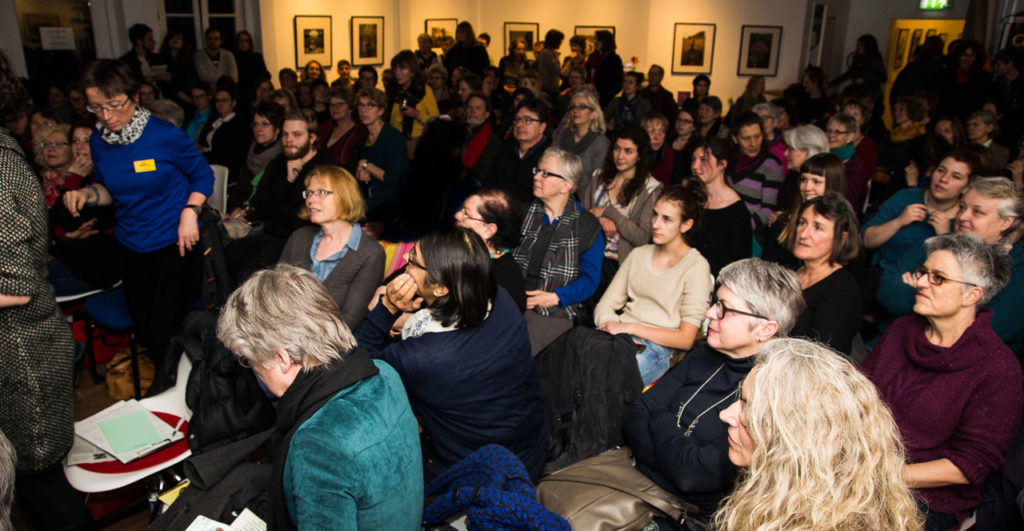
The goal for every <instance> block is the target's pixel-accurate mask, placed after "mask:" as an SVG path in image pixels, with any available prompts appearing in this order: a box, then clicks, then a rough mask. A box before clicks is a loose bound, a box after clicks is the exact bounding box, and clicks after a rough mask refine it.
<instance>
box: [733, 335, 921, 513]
mask: <svg viewBox="0 0 1024 531" xmlns="http://www.w3.org/2000/svg"><path fill="white" fill-rule="evenodd" d="M739 393H740V395H739V396H738V397H737V399H736V401H735V402H733V404H732V405H731V406H729V407H728V408H727V409H726V410H725V411H723V412H722V413H721V415H720V416H721V419H722V422H724V423H725V424H726V425H727V426H728V432H729V446H730V448H729V460H730V461H732V463H733V464H735V465H737V466H740V467H743V468H742V472H741V476H740V481H739V484H738V485H737V487H736V490H735V491H733V493H732V494H731V495H729V497H727V498H726V499H725V502H724V504H723V505H722V508H721V509H719V511H718V512H717V513H716V514H715V524H716V528H717V529H719V530H722V531H733V530H739V529H743V530H748V529H785V530H795V529H807V530H811V529H835V530H840V529H849V530H860V529H887V530H912V529H921V526H922V523H923V519H922V518H921V515H920V513H919V512H918V509H917V505H916V503H915V501H914V497H913V496H912V495H911V492H910V489H909V488H908V487H907V484H906V482H905V481H904V479H903V466H904V465H903V464H904V458H905V456H904V452H903V444H902V443H901V442H900V435H899V431H898V430H897V429H896V423H895V422H894V421H893V418H892V414H891V413H890V412H889V409H888V408H887V407H886V406H885V404H884V403H883V402H882V401H881V399H879V397H878V392H877V391H876V390H875V387H874V385H873V384H872V383H871V382H870V381H869V380H868V379H867V378H866V377H864V376H863V375H862V374H860V373H859V372H858V371H857V369H856V368H854V366H853V365H851V364H850V363H849V362H847V361H846V360H844V359H842V358H841V357H840V356H839V355H837V354H836V353H834V352H832V351H829V350H828V349H826V348H825V347H823V346H821V345H818V344H816V343H812V342H810V341H805V340H801V339H775V340H772V341H769V342H768V343H766V344H765V345H764V346H763V347H762V348H761V351H760V353H759V354H758V356H757V362H756V364H755V366H754V369H753V370H752V371H751V372H750V375H748V376H747V378H746V379H745V380H744V381H743V382H742V383H741V384H740V388H739Z"/></svg>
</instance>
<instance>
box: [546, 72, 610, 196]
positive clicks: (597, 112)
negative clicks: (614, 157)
mask: <svg viewBox="0 0 1024 531" xmlns="http://www.w3.org/2000/svg"><path fill="white" fill-rule="evenodd" d="M564 124H565V127H563V128H562V129H561V131H560V132H559V133H558V135H557V136H556V137H555V141H554V146H555V147H557V148H559V149H563V150H565V151H568V152H570V153H575V154H577V155H579V157H580V160H581V161H583V182H582V183H581V188H583V189H586V186H587V184H588V183H589V182H590V178H591V176H593V174H594V171H595V170H597V169H598V168H600V167H601V163H602V162H603V161H604V158H605V155H607V153H608V147H609V146H611V141H609V140H608V137H607V136H605V134H604V133H605V131H607V129H608V127H607V125H605V122H604V111H602V110H601V105H600V104H599V103H598V101H597V94H595V93H594V92H592V91H589V90H577V91H576V93H575V94H573V95H572V99H571V100H570V102H569V110H568V112H566V118H565V122H564Z"/></svg>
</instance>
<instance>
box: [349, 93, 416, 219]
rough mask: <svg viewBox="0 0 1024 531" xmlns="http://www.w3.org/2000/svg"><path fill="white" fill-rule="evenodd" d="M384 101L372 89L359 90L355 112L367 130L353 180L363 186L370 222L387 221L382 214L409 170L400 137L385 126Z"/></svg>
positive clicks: (384, 214)
mask: <svg viewBox="0 0 1024 531" xmlns="http://www.w3.org/2000/svg"><path fill="white" fill-rule="evenodd" d="M387 103H388V102H387V97H386V96H384V93H383V92H381V91H379V90H377V89H374V88H364V89H359V92H357V93H356V111H357V112H358V113H359V121H360V122H362V124H363V125H364V126H365V127H366V130H365V131H364V132H363V135H362V137H361V140H360V149H362V158H361V159H360V160H359V162H358V163H356V173H355V177H356V180H357V181H359V182H360V183H363V186H362V189H363V195H364V197H366V212H367V216H368V217H369V218H370V219H371V220H378V219H381V218H382V217H386V213H385V210H386V209H387V207H389V206H390V205H391V202H392V200H393V199H394V198H395V197H397V194H398V184H399V183H400V182H401V180H402V176H403V175H405V172H406V170H408V168H409V153H408V151H407V150H406V145H405V138H403V137H402V133H401V132H400V131H399V130H398V129H395V128H394V127H392V126H391V125H390V124H387V123H385V122H384V112H385V107H386V106H387Z"/></svg>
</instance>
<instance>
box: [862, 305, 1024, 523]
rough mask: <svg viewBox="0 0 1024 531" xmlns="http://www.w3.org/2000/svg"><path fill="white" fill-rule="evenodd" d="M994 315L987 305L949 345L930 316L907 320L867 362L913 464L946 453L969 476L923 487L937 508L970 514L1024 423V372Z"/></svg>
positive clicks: (926, 498) (865, 367) (931, 505)
mask: <svg viewBox="0 0 1024 531" xmlns="http://www.w3.org/2000/svg"><path fill="white" fill-rule="evenodd" d="M991 317H992V311H991V310H989V309H987V308H984V309H981V310H980V311H979V312H978V316H977V318H976V319H975V320H974V323H973V324H971V326H970V327H968V328H967V330H966V331H964V333H963V335H962V336H961V337H960V339H959V340H957V342H956V343H955V344H953V346H951V347H949V348H942V347H939V346H936V345H933V344H931V343H930V342H929V341H928V339H927V338H926V337H925V333H924V332H925V328H926V327H927V325H928V322H927V321H926V320H925V319H924V318H923V317H921V316H919V315H909V316H906V317H901V318H899V319H897V320H896V321H894V322H893V324H892V326H890V327H889V329H888V330H886V332H885V335H884V336H882V339H881V340H880V341H879V342H878V344H877V345H875V348H874V350H872V351H871V354H870V355H869V356H868V358H867V359H866V360H864V363H862V364H861V366H860V369H861V371H863V372H864V374H866V375H867V377H868V378H870V379H871V381H872V382H874V384H875V386H876V387H877V388H878V391H879V394H881V396H882V399H883V400H885V402H886V403H887V404H888V405H889V407H890V408H891V409H892V414H893V419H894V420H895V421H896V425H897V426H898V427H899V430H900V435H901V436H902V438H903V443H904V445H906V448H907V457H908V459H909V461H910V462H911V463H921V462H926V461H933V460H936V459H941V458H946V459H949V460H950V461H952V462H953V464H954V465H956V466H957V468H959V469H960V471H961V472H963V474H964V476H965V477H967V480H968V481H970V484H969V485H956V486H950V487H939V488H934V489H919V490H917V491H916V494H917V495H918V497H919V498H921V499H922V500H923V501H924V502H925V503H926V504H927V505H928V507H929V508H930V509H931V510H933V511H938V512H943V513H959V515H958V516H963V515H964V514H965V513H966V512H967V511H969V510H971V509H973V508H974V507H976V506H977V505H978V503H979V502H980V500H981V486H982V483H984V481H985V478H986V477H988V475H989V474H991V473H992V472H995V471H996V470H999V469H1000V468H1001V467H1002V466H1003V462H1004V456H1005V454H1006V449H1007V447H1008V446H1009V444H1010V439H1011V438H1012V437H1013V434H1014V433H1015V432H1016V430H1017V425H1018V424H1019V423H1020V419H1021V411H1022V407H1024V376H1022V374H1021V367H1020V364H1019V363H1018V362H1017V359H1016V358H1015V357H1014V356H1013V353H1011V352H1010V349H1008V348H1007V347H1006V345H1004V344H1003V343H1002V341H1000V340H999V337H998V336H996V334H995V332H993V331H992V327H991V326H990V325H989V319H990V318H991Z"/></svg>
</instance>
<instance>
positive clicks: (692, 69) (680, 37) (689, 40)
mask: <svg viewBox="0 0 1024 531" xmlns="http://www.w3.org/2000/svg"><path fill="white" fill-rule="evenodd" d="M716 28H717V26H716V25H715V24H704V23H691V22H676V25H675V29H674V31H673V37H672V74H673V75H697V74H707V75H710V74H711V63H712V61H713V60H714V57H715V31H716Z"/></svg>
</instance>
